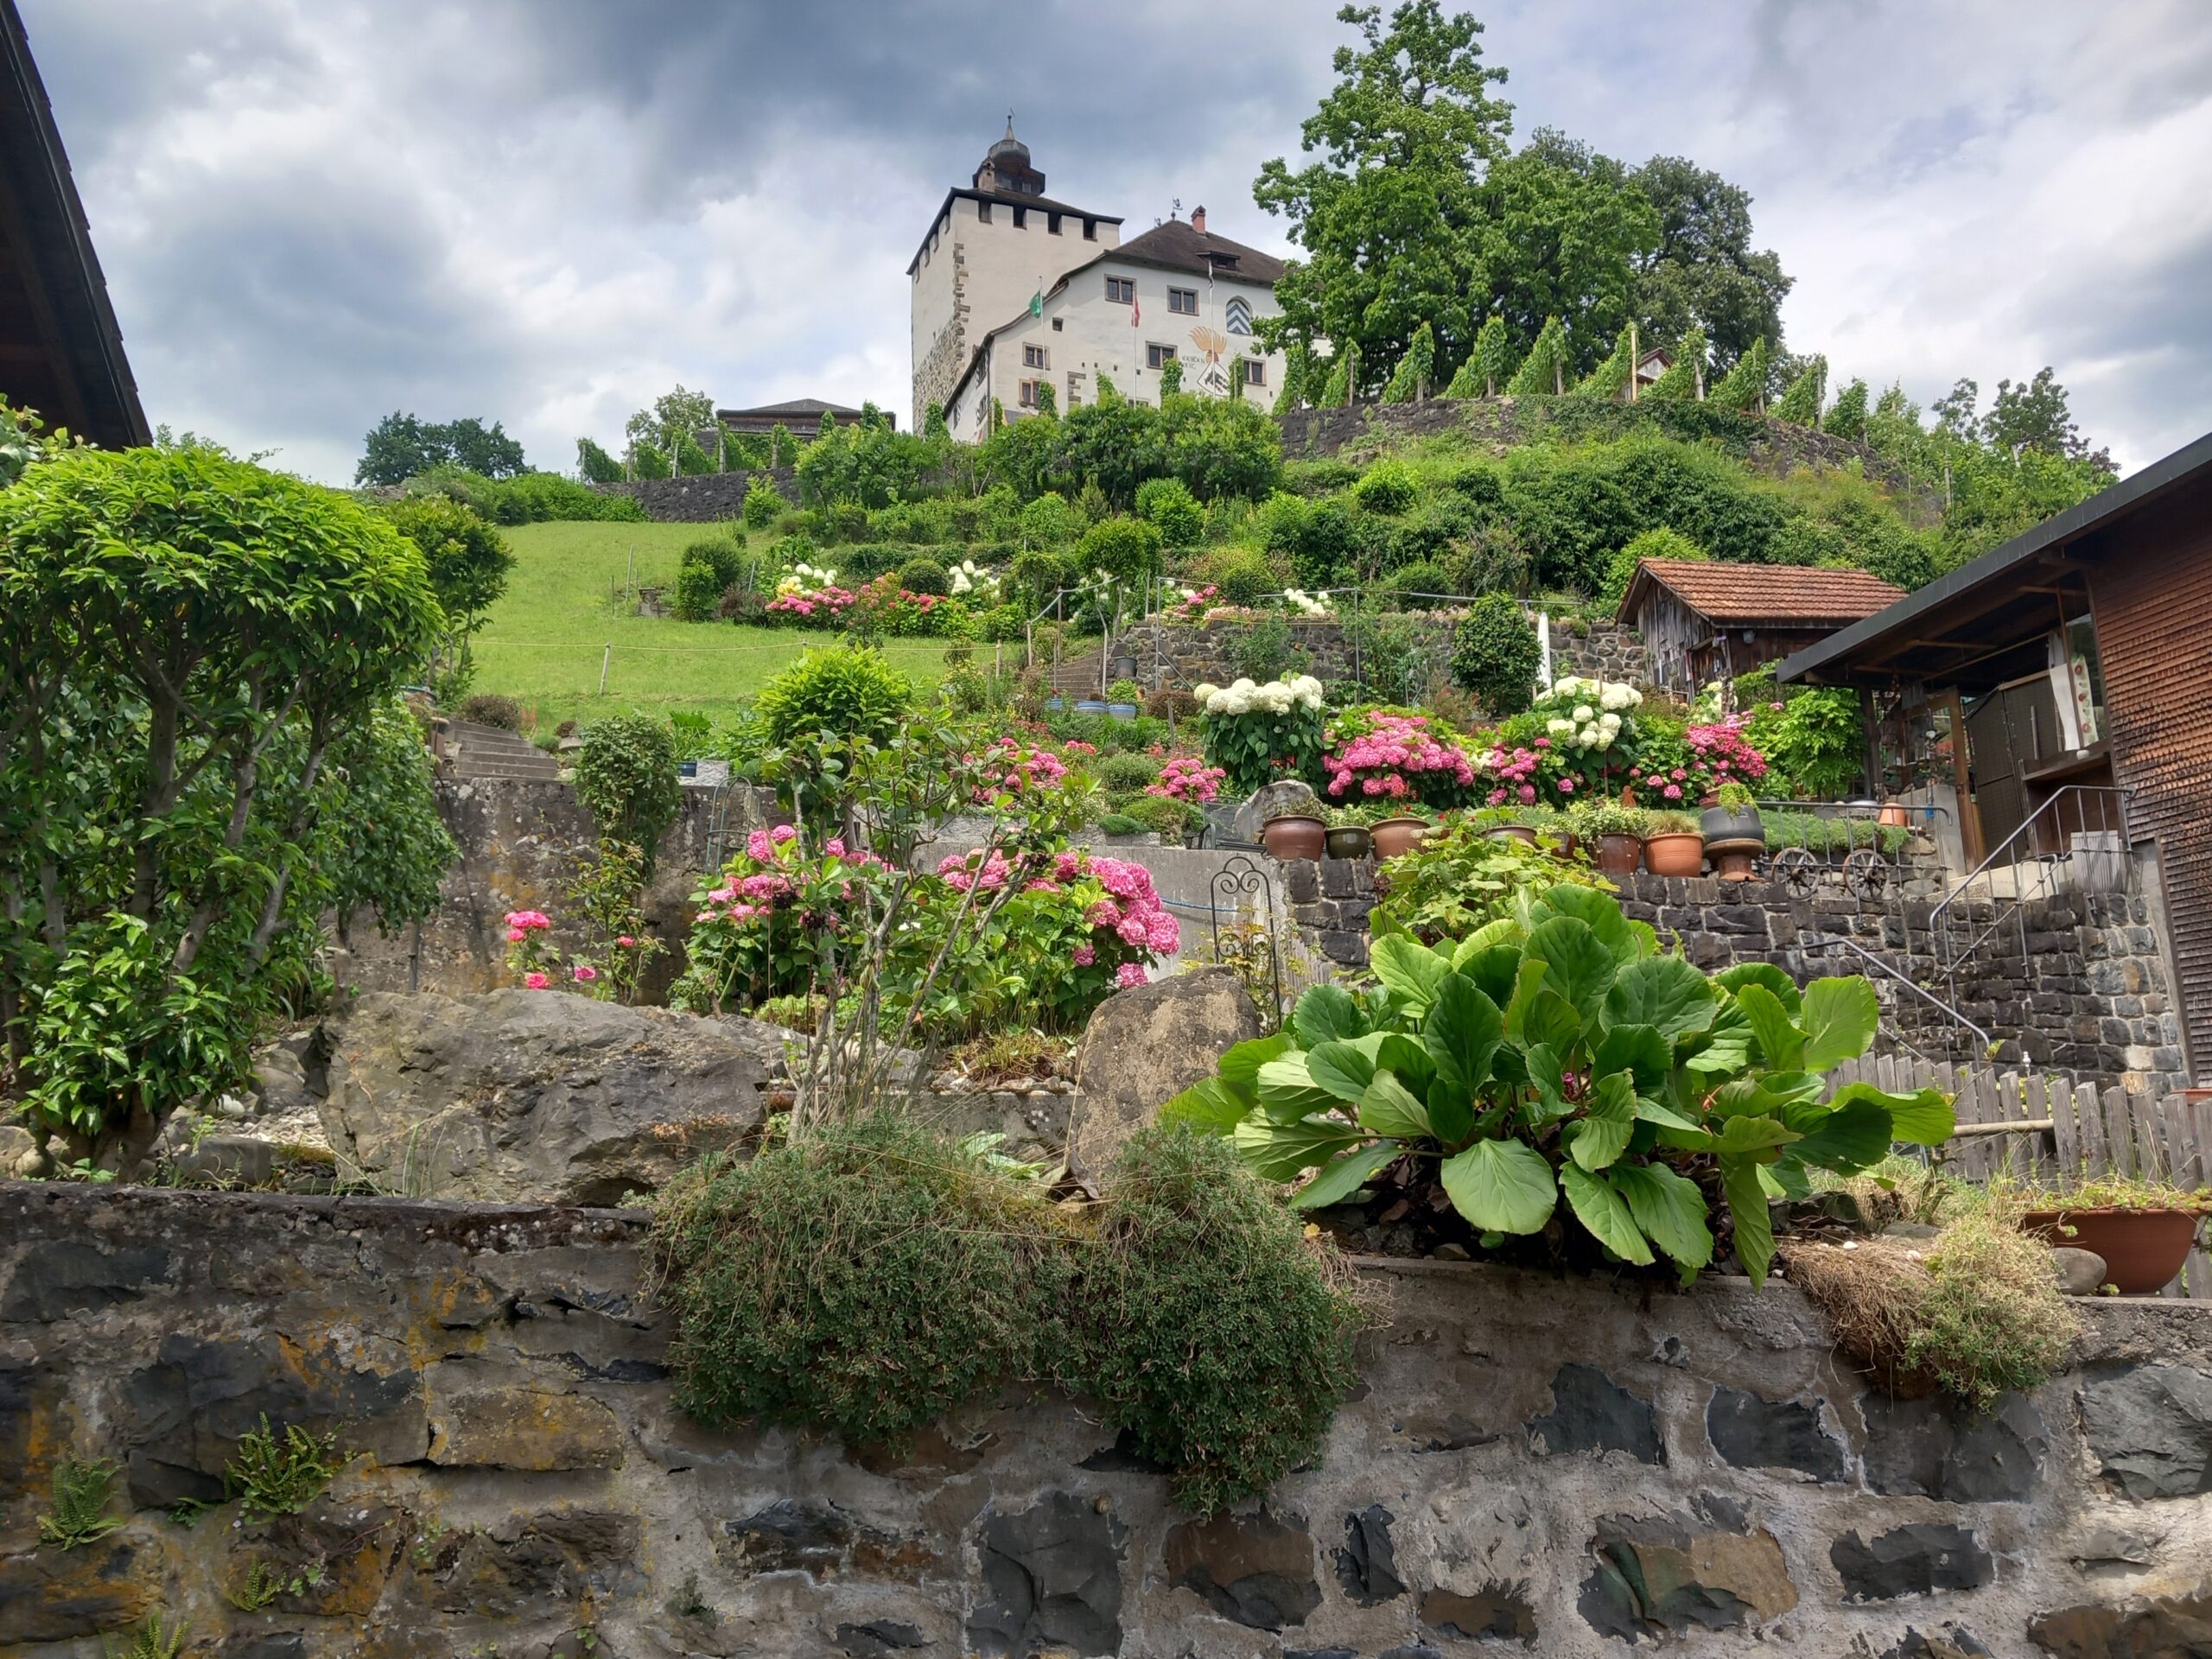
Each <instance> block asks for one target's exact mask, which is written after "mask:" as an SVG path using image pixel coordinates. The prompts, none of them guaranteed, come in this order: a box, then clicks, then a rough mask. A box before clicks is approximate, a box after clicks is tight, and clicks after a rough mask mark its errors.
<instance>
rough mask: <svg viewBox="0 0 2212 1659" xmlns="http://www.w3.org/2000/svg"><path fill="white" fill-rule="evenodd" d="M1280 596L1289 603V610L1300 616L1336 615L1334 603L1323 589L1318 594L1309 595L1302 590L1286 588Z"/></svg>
mask: <svg viewBox="0 0 2212 1659" xmlns="http://www.w3.org/2000/svg"><path fill="white" fill-rule="evenodd" d="M1282 596H1283V598H1284V599H1286V600H1287V601H1289V603H1290V608H1291V609H1293V610H1294V611H1296V612H1297V613H1299V614H1300V615H1301V616H1334V615H1335V614H1336V613H1337V607H1336V605H1335V602H1334V601H1332V600H1331V599H1330V597H1329V594H1328V591H1327V589H1323V590H1322V591H1321V592H1319V593H1318V594H1309V593H1307V592H1306V590H1305V589H1304V588H1284V589H1283V590H1282Z"/></svg>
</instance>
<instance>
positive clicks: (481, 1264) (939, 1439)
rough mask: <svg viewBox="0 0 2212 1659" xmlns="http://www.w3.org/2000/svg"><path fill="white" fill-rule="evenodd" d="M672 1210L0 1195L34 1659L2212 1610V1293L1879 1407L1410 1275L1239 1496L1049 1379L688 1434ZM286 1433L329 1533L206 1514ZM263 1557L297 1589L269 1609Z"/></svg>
mask: <svg viewBox="0 0 2212 1659" xmlns="http://www.w3.org/2000/svg"><path fill="white" fill-rule="evenodd" d="M644 1231H645V1224H644V1220H643V1217H641V1216H639V1214H638V1213H637V1212H634V1211H578V1210H561V1209H519V1208H508V1209H500V1208H493V1207H485V1206H464V1205H434V1204H425V1203H419V1202H410V1201H404V1200H394V1199H332V1198H269V1197H259V1196H251V1195H244V1194H206V1193H189V1192H166V1191H158V1190H150V1189H131V1190H124V1191H116V1190H113V1189H100V1188H88V1187H85V1186H77V1185H32V1184H23V1183H13V1184H0V1651H5V1652H7V1653H10V1654H21V1655H25V1656H35V1659H63V1656H68V1659H88V1656H90V1655H92V1654H93V1653H95V1652H97V1651H99V1649H98V1646H97V1645H96V1644H97V1643H98V1642H99V1639H100V1638H101V1637H103V1636H107V1637H120V1636H121V1633H122V1632H123V1631H124V1630H125V1628H126V1627H128V1626H132V1625H136V1624H141V1623H143V1620H145V1619H146V1618H149V1616H151V1617H158V1618H162V1619H164V1620H165V1621H166V1622H167V1623H168V1624H169V1625H170V1626H172V1627H173V1626H175V1624H178V1623H179V1622H181V1623H182V1624H184V1626H185V1628H186V1630H187V1632H188V1638H189V1646H188V1649H187V1651H188V1652H190V1653H192V1654H194V1655H195V1656H199V1655H208V1656H212V1655H218V1654H220V1655H224V1656H232V1659H245V1656H254V1659H279V1656H286V1659H291V1656H299V1659H304V1656H309V1655H314V1656H331V1659H400V1656H416V1655H446V1654H453V1655H461V1654H469V1653H475V1654H488V1653H491V1652H493V1651H497V1652H499V1653H500V1654H504V1655H508V1656H539V1659H545V1656H555V1655H558V1656H563V1659H566V1656H581V1655H583V1654H587V1653H589V1654H596V1655H621V1656H650V1655H656V1654H658V1655H679V1654H711V1655H728V1656H735V1655H778V1656H781V1655H817V1654H820V1655H829V1656H838V1655H842V1656H854V1659H861V1656H874V1659H880V1656H887V1655H914V1656H944V1659H956V1656H960V1655H964V1654H978V1655H995V1654H1007V1653H1019V1654H1025V1655H1026V1654H1029V1653H1033V1652H1052V1653H1055V1654H1074V1655H1103V1654H1116V1655H1128V1656H1140V1655H1141V1656H1162V1659H1165V1656H1207V1659H1229V1656H1240V1659H1248V1656H1255V1655H1256V1656H1267V1659H1292V1656H1301V1659H1319V1656H1322V1655H1328V1656H1332V1659H1381V1656H1389V1659H1440V1656H1446V1655H1452V1654H1459V1653H1467V1654H1473V1653H1477V1652H1485V1651H1490V1650H1491V1647H1492V1646H1493V1645H1498V1646H1499V1650H1503V1651H1510V1650H1514V1649H1515V1648H1516V1647H1517V1648H1519V1649H1522V1650H1527V1651H1533V1652H1540V1653H1543V1654H1547V1655H1558V1656H1570V1659H1572V1656H1595V1655H1624V1654H1628V1653H1630V1652H1632V1651H1635V1650H1637V1649H1640V1648H1641V1647H1642V1646H1643V1644H1644V1643H1646V1642H1647V1641H1649V1642H1650V1643H1654V1644H1657V1645H1660V1646H1661V1647H1662V1649H1663V1648H1664V1646H1665V1644H1667V1643H1669V1641H1670V1640H1674V1639H1679V1640H1681V1641H1682V1642H1684V1643H1687V1644H1688V1645H1689V1646H1690V1647H1691V1648H1692V1649H1694V1651H1696V1652H1698V1653H1700V1654H1707V1655H1713V1656H1738V1655H1741V1656H1750V1655H1755V1654H1758V1655H1764V1654H1771V1653H1774V1652H1777V1651H1784V1652H1792V1653H1802V1654H1806V1655H1808V1656H1837V1659H1841V1656H1846V1655H1854V1656H1862V1659H1874V1656H1880V1659H1936V1656H1944V1655H1972V1654H1997V1655H2006V1656H2010V1655H2049V1656H2063V1659H2104V1656H2113V1659H2119V1656H2134V1659H2145V1656H2150V1655H2154V1654H2155V1655H2162V1656H2163V1655H2176V1656H2178V1655H2183V1654H2191V1653H2201V1652H2202V1651H2204V1632H2205V1631H2206V1630H2208V1629H2212V1582H2208V1580H2212V1307H2207V1306H2204V1305H2202V1304H2189V1303H2178V1304H2177V1303H2160V1302H2155V1301H2095V1302H2088V1303H2084V1304H2081V1305H2080V1306H2081V1308H2082V1316H2083V1319H2084V1322H2085V1325H2086V1327H2087V1336H2086V1339H2085V1340H2084V1342H2083V1343H2082V1347H2081V1350H2080V1351H2079V1353H2078V1356H2077V1360H2076V1363H2075V1365H2074V1367H2073V1369H2071V1370H2069V1371H2068V1372H2067V1373H2065V1374H2064V1375H2063V1376H2060V1377H2058V1378H2056V1380H2054V1381H2053V1382H2051V1383H2050V1384H2048V1385H2047V1386H2045V1387H2044V1388H2043V1389H2039V1390H2037V1392H2036V1393H2035V1394H2034V1395H2012V1396H2008V1397H2007V1398H2006V1399H2005V1401H2004V1402H2002V1403H2001V1404H2000V1405H1999V1408H1997V1410H1996V1411H1995V1412H1994V1413H1993V1414H1991V1415H1989V1416H1987V1417H1976V1416H1973V1415H1969V1414H1965V1413H1962V1412H1960V1411H1957V1410H1955V1409H1953V1408H1949V1407H1948V1406H1947V1405H1945V1404H1943V1403H1942V1402H1940V1401H1936V1400H1919V1401H1908V1402H1896V1401H1891V1400H1890V1399H1889V1398H1887V1397H1886V1396H1885V1395H1879V1394H1872V1393H1869V1392H1868V1391H1867V1390H1866V1388H1865V1386H1864V1385H1863V1384H1862V1383H1861V1382H1860V1381H1859V1379H1858V1378H1857V1377H1856V1376H1853V1375H1852V1374H1851V1373H1850V1372H1849V1371H1848V1370H1846V1369H1845V1368H1844V1367H1842V1366H1841V1365H1840V1364H1839V1363H1838V1362H1837V1360H1836V1358H1835V1357H1834V1354H1833V1353H1832V1351H1830V1347H1829V1344H1828V1340H1827V1335H1826V1333H1825V1332H1824V1331H1823V1329H1822V1328H1821V1324H1820V1322H1819V1320H1818V1319H1816V1318H1815V1316H1814V1315H1813V1314H1812V1313H1810V1312H1809V1310H1808V1307H1807V1306H1806V1304H1805V1303H1804V1301H1803V1300H1802V1299H1801V1298H1800V1297H1799V1296H1798V1295H1797V1294H1796V1293H1795V1292H1794V1291H1792V1290H1790V1289H1789V1288H1788V1287H1785V1286H1780V1285H1776V1286H1770V1287H1767V1288H1766V1289H1764V1290H1763V1291H1756V1292H1755V1291H1753V1290H1752V1289H1751V1287H1750V1286H1749V1284H1748V1283H1746V1282H1745V1281H1741V1280H1734V1281H1730V1280H1723V1279H1711V1280H1707V1281H1701V1282H1700V1284H1699V1285H1698V1286H1696V1287H1694V1289H1693V1290H1692V1291H1690V1292H1689V1293H1688V1294H1674V1293H1672V1292H1670V1291H1669V1290H1666V1289H1663V1288H1661V1287H1658V1286H1656V1284H1655V1283H1654V1282H1653V1281H1634V1282H1630V1281H1622V1282H1618V1283H1614V1282H1610V1281H1605V1280H1598V1279H1571V1278H1570V1279H1560V1278H1557V1277H1554V1276H1552V1275H1549V1274H1534V1273H1524V1272H1520V1271H1517V1270H1512V1269H1502V1268H1479V1267H1470V1266H1465V1265H1457V1264H1447V1263H1440V1262H1409V1263H1390V1264H1387V1265H1386V1264H1383V1263H1381V1262H1369V1263H1367V1264H1365V1266H1364V1267H1363V1279H1364V1281H1366V1282H1367V1283H1368V1284H1369V1285H1370V1286H1371V1287H1374V1288H1375V1289H1376V1290H1377V1291H1378V1292H1385V1293H1387V1294H1389V1297H1390V1298H1391V1310H1390V1312H1389V1315H1388V1319H1387V1322H1386V1324H1385V1325H1384V1326H1383V1328H1382V1329H1381V1330H1379V1331H1378V1332H1376V1333H1375V1334H1374V1336H1373V1337H1372V1338H1370V1340H1369V1341H1368V1343H1367V1344H1366V1351H1365V1354H1364V1357H1363V1375H1364V1382H1363V1387H1362V1388H1361V1389H1360V1390H1359V1391H1358V1395H1357V1397H1356V1398H1355V1399H1353V1400H1351V1401H1350V1402H1346V1403H1345V1405H1344V1408H1343V1409H1342V1410H1341V1412H1340V1413H1339V1414H1338V1420H1337V1424H1336V1427H1335V1430H1334V1432H1333V1433H1332V1436H1331V1439H1330V1441H1329V1444H1328V1447H1327V1450H1326V1452H1325V1456H1323V1457H1322V1458H1321V1459H1319V1461H1317V1462H1316V1463H1315V1464H1314V1465H1313V1466H1311V1467H1309V1468H1306V1469H1304V1470H1301V1471H1298V1472H1296V1473H1294V1474H1292V1475H1290V1476H1288V1477H1287V1478H1285V1479H1283V1480H1282V1481H1281V1482H1280V1483H1278V1484H1277V1486H1276V1487H1275V1489H1274V1491H1273V1492H1271V1493H1270V1494H1269V1495H1268V1500H1267V1502H1266V1503H1264V1504H1260V1503H1252V1504H1248V1505H1245V1506H1244V1507H1243V1509H1242V1510H1239V1511H1237V1512H1236V1513H1234V1514H1230V1515H1225V1516H1220V1517H1217V1518H1216V1519H1214V1520H1212V1521H1210V1522H1205V1523H1199V1522H1195V1521H1193V1520H1192V1518H1191V1517H1190V1516H1187V1515H1185V1514H1183V1513H1181V1512H1179V1510H1176V1509H1175V1508H1174V1507H1173V1505H1172V1504H1171V1503H1169V1502H1168V1500H1167V1497H1166V1482H1165V1480H1164V1479H1163V1478H1162V1476H1161V1475H1160V1473H1159V1472H1157V1471H1154V1470H1153V1469H1151V1468H1149V1467H1147V1465H1145V1464H1144V1463H1143V1462H1142V1460H1141V1459H1138V1458H1136V1457H1135V1456H1134V1455H1132V1454H1131V1453H1130V1452H1128V1451H1127V1450H1126V1449H1125V1448H1123V1447H1122V1446H1120V1445H1119V1444H1117V1443H1116V1440H1115V1437H1114V1436H1113V1435H1112V1434H1111V1433H1108V1432H1106V1431H1105V1430H1104V1429H1103V1428H1102V1427H1100V1426H1099V1424H1098V1420H1097V1418H1096V1414H1094V1413H1093V1412H1092V1411H1091V1410H1090V1408H1088V1407H1087V1405H1086V1404H1085V1402H1081V1401H1075V1400H1068V1399H1064V1398H1060V1397H1058V1396H1054V1395H1027V1394H1023V1393H1021V1392H1019V1391H1010V1392H1008V1393H1007V1394H1006V1395H1002V1396H1001V1397H1000V1398H997V1399H995V1400H992V1401H989V1402H984V1403H982V1404H979V1405H977V1406H976V1407H973V1408H969V1409H966V1410H963V1411H962V1412H960V1413H959V1414H957V1415H956V1416H955V1417H954V1418H953V1419H952V1420H951V1421H948V1422H946V1423H945V1424H944V1425H943V1427H942V1428H941V1429H938V1430H932V1431H931V1432H929V1433H925V1434H924V1435H923V1436H922V1437H921V1439H920V1440H918V1442H917V1443H916V1444H915V1445H914V1446H912V1447H911V1448H908V1449H907V1451H906V1453H905V1454H904V1455H903V1456H899V1457H892V1456H888V1455H884V1454H880V1453H863V1452H851V1451H849V1450H848V1449H846V1448H844V1447H842V1446H839V1445H837V1444H836V1443H835V1442H820V1441H813V1440H807V1439H804V1438H803V1437H801V1436H799V1435H798V1434H795V1433H791V1432H789V1431H786V1430H781V1429H772V1430H747V1431H744V1432H740V1433H709V1432H707V1431H705V1430H702V1429H701V1428H698V1427H695V1426H693V1425H691V1424H690V1423H689V1422H688V1421H685V1420H684V1419H683V1418H682V1417H681V1416H679V1415H678V1414H676V1413H675V1412H674V1411H673V1409H672V1408H671V1404H670V1379H669V1372H668V1355H667V1353H666V1347H665V1344H666V1341H667V1335H668V1333H667V1330H666V1326H665V1324H664V1320H663V1319H662V1317H661V1315H660V1313H658V1310H657V1309H656V1308H655V1306H654V1305H653V1303H652V1300H651V1297H650V1295H649V1292H648V1287H649V1284H650V1274H649V1272H648V1269H647V1267H646V1264H645V1259H644V1256H643V1253H642V1250H641V1245H642V1242H643V1239H644ZM264 1413H265V1414H267V1415H268V1417H269V1419H270V1421H271V1422H272V1423H275V1424H277V1425H289V1424H298V1425H301V1426H302V1427H308V1428H309V1429H312V1430H315V1431H318V1432H321V1431H330V1432H334V1433H337V1434H338V1435H339V1436H340V1439H341V1440H342V1441H343V1442H344V1444H345V1446H346V1447H347V1448H349V1449H350V1450H352V1451H353V1452H356V1453H358V1454H359V1455H358V1456H357V1457H356V1458H355V1459H353V1461H352V1462H351V1463H349V1464H348V1465H346V1468H345V1470H344V1471H343V1472H342V1473H341V1474H340V1476H339V1478H338V1480H337V1482H336V1484H334V1486H333V1487H332V1489H331V1490H330V1491H329V1493H328V1494H327V1496H325V1497H321V1498H319V1499H318V1500H316V1501H315V1503H312V1504H311V1505H310V1506H309V1507H308V1509H307V1510H306V1511H305V1512H304V1513H302V1514H301V1515H298V1516H291V1517H288V1518H284V1519H281V1520H277V1521H275V1522H265V1523H262V1524H256V1525H247V1524H245V1523H244V1522H243V1519H242V1517H241V1516H239V1514H238V1510H237V1509H236V1507H235V1506H225V1507H221V1508H219V1509H216V1510H213V1512H212V1513H209V1514H207V1515H206V1516H204V1517H203V1518H201V1519H200V1520H199V1521H198V1522H197V1524H195V1525H194V1526H192V1527H190V1528H189V1529H187V1528H185V1527H183V1526H181V1525H179V1524H177V1523H175V1522H173V1521H171V1520H170V1519H168V1511H169V1510H171V1509H172V1507H173V1506H175V1505H177V1504H179V1503H213V1502H216V1501H218V1500H219V1499H220V1498H221V1497H222V1496H223V1489H222V1484H221V1471H222V1468H223V1466H224V1464H225V1463H226V1460H227V1459H230V1458H231V1456H232V1452H233V1450H234V1448H235V1446H236V1444H237V1441H238V1437H239V1436H240V1435H242V1434H244V1433H246V1432H247V1431H249V1430H251V1429H252V1428H254V1427H256V1426H257V1422H258V1421H259V1419H260V1418H261V1416H262V1414H264ZM64 1455H76V1456H79V1457H107V1458H112V1459H116V1460H117V1461H118V1465H119V1473H118V1479H117V1483H116V1484H117V1489H118V1491H117V1496H116V1497H115V1499H114V1501H113V1503H112V1505H111V1513H112V1515H113V1516H114V1517H115V1518H116V1519H117V1520H118V1521H120V1522H122V1525H121V1527H120V1529H118V1530H117V1531H115V1532H114V1533H112V1534H111V1535H109V1536H107V1537H105V1538H103V1539H101V1540H100V1541H98V1542H96V1543H94V1544H92V1545H91V1546H89V1547H87V1548H80V1549H75V1550H69V1551H63V1550H60V1549H57V1548H52V1547H46V1548H41V1547H39V1545H38V1542H37V1538H38V1533H37V1526H36V1518H37V1516H39V1515H40V1514H41V1512H43V1511H44V1510H46V1509H47V1507H48V1503H47V1496H46V1492H47V1485H48V1481H49V1479H50V1477H51V1473H52V1471H53V1467H54V1463H55V1461H56V1459H59V1458H60V1457H62V1456H64ZM256 1563H260V1564H262V1565H263V1566H264V1567H266V1568H269V1569H273V1570H275V1571H277V1572H278V1573H281V1574H282V1575H283V1578H284V1580H285V1581H286V1582H285V1584H284V1586H282V1587H281V1588H280V1589H279V1592H278V1593H277V1594H276V1596H275V1598H274V1599H273V1600H271V1601H270V1603H269V1605H266V1606H265V1607H264V1608H263V1609H261V1610H260V1611H256V1612H251V1613H248V1612H242V1611H238V1609H237V1608H236V1607H235V1606H233V1605H232V1603H231V1601H230V1600H229V1599H227V1598H226V1595H225V1594H224V1589H225V1587H226V1586H229V1587H231V1588H232V1589H233V1590H235V1589H236V1588H237V1587H238V1586H241V1585H242V1584H243V1583H244V1582H245V1575H246V1574H247V1573H248V1572H249V1571H250V1570H251V1569H252V1568H253V1567H254V1565H255V1564H256ZM308 1567H314V1568H315V1581H314V1582H312V1583H309V1582H307V1581H306V1580H305V1576H304V1574H305V1571H306V1569H308ZM296 1576H298V1577H300V1578H301V1580H302V1587H300V1588H298V1589H296V1590H295V1589H293V1588H291V1587H289V1586H290V1581H291V1580H292V1579H293V1578H295V1577H296ZM1509 1644H1510V1645H1509Z"/></svg>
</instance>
